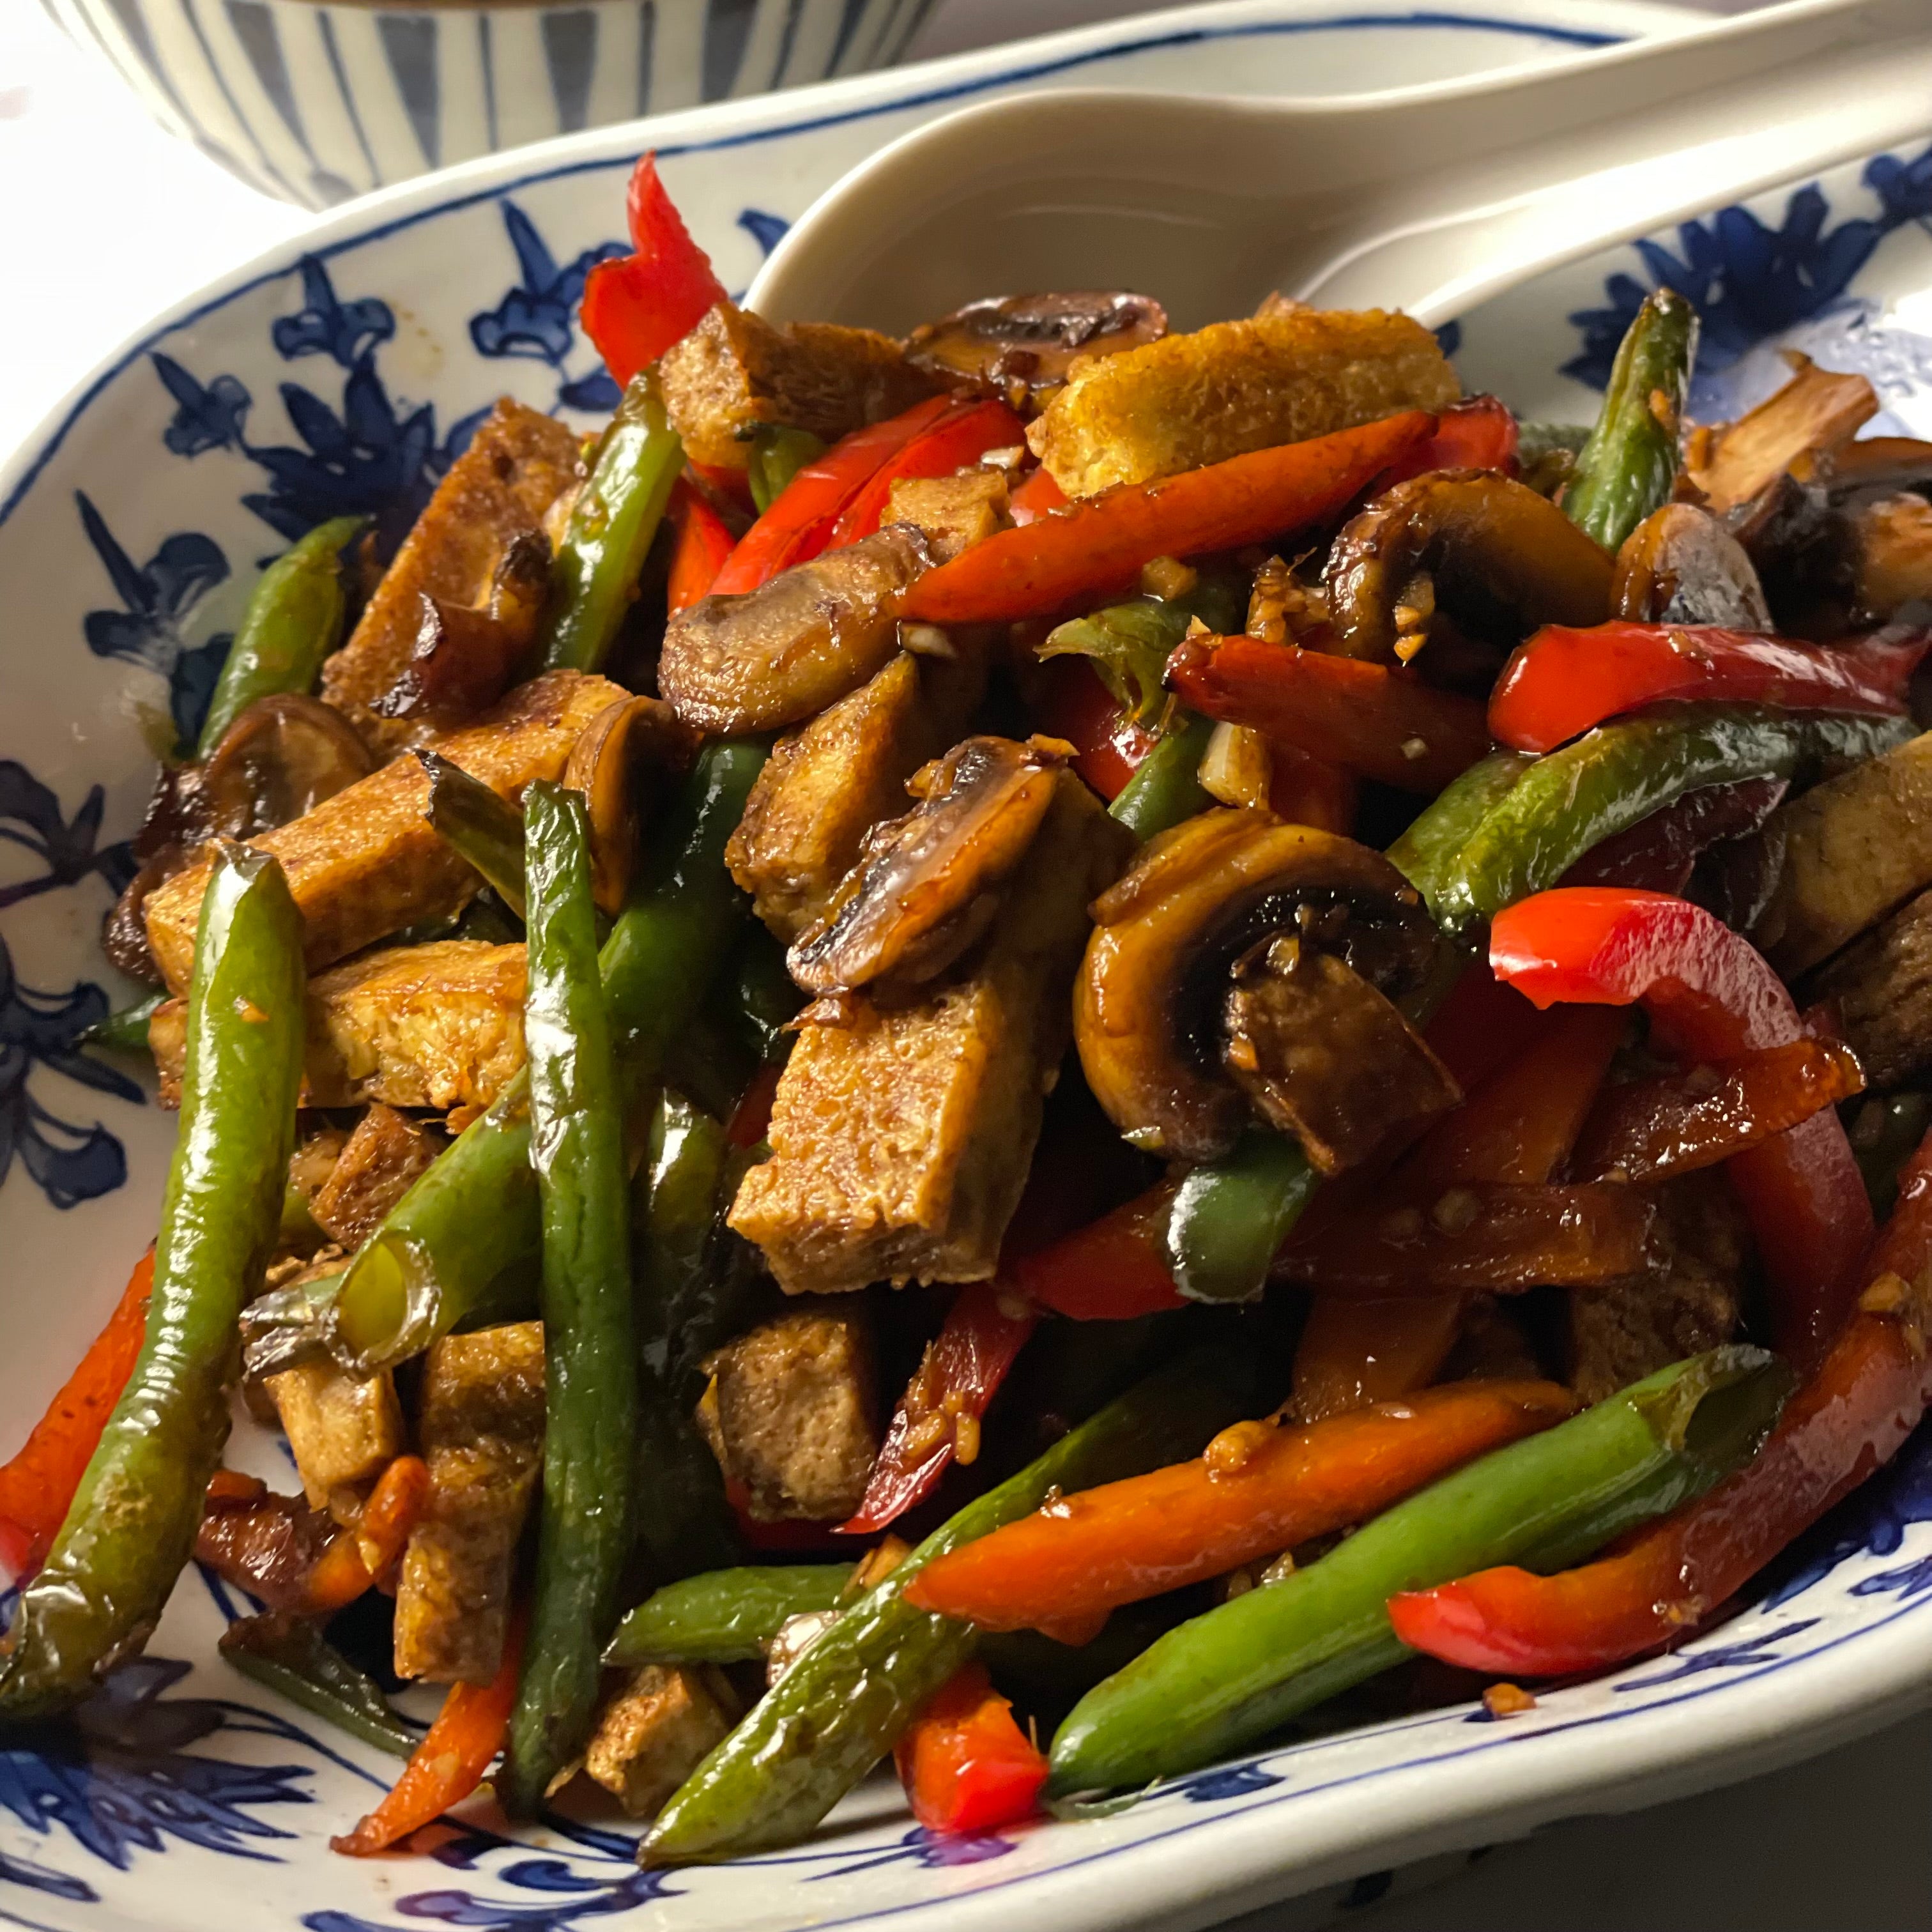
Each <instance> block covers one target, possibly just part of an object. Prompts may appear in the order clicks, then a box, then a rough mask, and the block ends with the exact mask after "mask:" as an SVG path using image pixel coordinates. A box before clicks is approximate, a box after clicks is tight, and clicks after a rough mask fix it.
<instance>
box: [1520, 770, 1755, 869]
mask: <svg viewBox="0 0 1932 1932" xmlns="http://www.w3.org/2000/svg"><path fill="white" fill-rule="evenodd" d="M1789 789H1790V781H1789V780H1787V779H1784V778H1739V780H1738V781H1736V783H1735V784H1716V785H1700V787H1698V788H1697V790H1695V791H1687V792H1686V793H1685V794H1684V796H1682V798H1680V799H1676V801H1675V802H1673V803H1671V804H1670V805H1666V806H1664V808H1663V810H1662V811H1653V812H1652V814H1650V816H1649V817H1648V818H1646V819H1643V820H1640V821H1639V823H1637V824H1635V825H1633V826H1631V828H1630V829H1629V830H1628V832H1619V833H1617V834H1616V836H1615V837H1614V838H1606V839H1605V840H1604V841H1603V843H1602V844H1599V845H1593V846H1592V847H1591V848H1590V850H1589V851H1587V852H1586V853H1584V854H1583V857H1582V858H1580V859H1578V860H1577V862H1576V864H1575V865H1572V866H1571V868H1570V869H1569V871H1567V872H1565V874H1564V875H1563V877H1562V879H1561V880H1559V881H1558V883H1559V884H1561V885H1565V886H1635V887H1637V889H1640V891H1643V892H1680V893H1681V892H1682V891H1683V889H1684V888H1685V886H1687V885H1688V884H1689V883H1690V881H1691V871H1692V868H1694V866H1695V865H1697V857H1698V854H1699V853H1702V852H1706V851H1708V850H1709V849H1710V847H1712V846H1713V845H1716V844H1721V843H1722V842H1723V841H1724V840H1725V839H1727V838H1743V837H1745V835H1747V834H1748V833H1750V832H1755V831H1756V830H1757V829H1758V827H1759V826H1760V825H1762V824H1763V823H1764V821H1765V820H1766V819H1767V818H1769V817H1770V816H1771V814H1772V813H1773V812H1774V811H1776V810H1777V809H1778V805H1779V803H1780V802H1781V800H1782V799H1783V798H1784V794H1785V793H1786V792H1787V790H1789Z"/></svg>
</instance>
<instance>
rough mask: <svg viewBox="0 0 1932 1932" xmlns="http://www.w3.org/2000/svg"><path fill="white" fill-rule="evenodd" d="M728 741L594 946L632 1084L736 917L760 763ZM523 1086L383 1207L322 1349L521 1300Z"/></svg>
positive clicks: (393, 1358) (365, 1346)
mask: <svg viewBox="0 0 1932 1932" xmlns="http://www.w3.org/2000/svg"><path fill="white" fill-rule="evenodd" d="M764 757H765V753H764V750H763V747H761V746H759V745H753V744H748V743H743V742H733V741H731V740H729V739H725V740H721V741H719V742H716V743H713V744H710V745H706V747H705V748H704V749H703V751H702V752H701V753H700V754H699V757H698V760H697V764H696V766H694V768H693V769H692V772H691V776H690V778H688V779H687V780H686V781H685V789H684V793H683V795H682V798H681V799H679V803H678V805H677V807H676V809H675V810H674V811H673V812H672V813H671V814H670V819H669V821H668V823H667V825H666V826H665V828H664V845H663V847H662V849H661V853H660V856H659V857H658V859H657V861H656V862H655V864H654V865H650V866H649V867H646V868H645V869H644V870H643V871H642V873H641V874H640V877H639V880H638V883H637V887H636V889H634V893H633V895H632V898H631V903H630V904H629V905H628V906H626V907H625V909H624V910H623V911H622V912H621V913H619V914H618V916H617V918H616V922H615V923H614V924H613V926H612V927H611V929H610V937H609V938H607V940H606V941H604V950H603V953H602V955H601V967H602V971H603V975H604V999H605V1001H606V1003H607V1006H608V1007H609V1009H610V1016H611V1023H612V1025H613V1028H615V1029H616V1032H617V1034H618V1038H619V1049H620V1052H621V1053H622V1061H623V1067H624V1072H625V1077H626V1079H627V1080H628V1082H629V1083H630V1085H631V1088H632V1089H633V1091H643V1089H644V1088H646V1087H647V1086H648V1085H649V1083H650V1082H651V1080H652V1077H653V1076H654V1075H655V1072H656V1070H657V1067H658V1065H659V1064H660V1063H661V1060H662V1058H663V1055H664V1049H665V1048H666V1047H667V1046H668V1044H669V1043H670V1041H671V1040H673V1038H674V1037H676V1035H677V1034H678V1033H679V1031H680V1030H681V1029H682V1028H683V1027H685V1025H687V1024H688V1022H689V1020H690V1019H691V1015H692V1014H694V1013H695V1012H696V1011H697V1009H698V1007H699V1006H700V1004H702V1002H703V998H704V996H705V994H706V992H707V991H708V989H709V983H710V982H711V980H712V978H713V977H715V975H716V974H717V973H718V971H719V969H720V968H721V966H722V965H723V963H724V960H725V959H726V958H727V956H728V953H729V950H730V945H731V943H732V941H733V940H734V939H735V938H736V936H737V935H738V932H739V929H740V927H741V926H742V921H743V918H744V910H743V902H742V900H741V899H740V898H739V895H738V891H737V888H736V886H734V885H733V883H731V878H730V874H729V873H727V871H725V869H724V844H725V841H726V840H727V839H728V838H730V835H731V834H732V832H733V830H734V829H736V826H737V823H738V820H739V817H741V816H742V814H743V811H744V808H745V799H746V797H747V796H748V795H749V793H750V791H751V783H752V781H753V780H754V778H756V777H757V775H758V771H759V768H760V766H761V765H762V764H763V761H764ZM529 1134H530V1129H529V1083H528V1081H527V1079H526V1078H525V1076H523V1074H521V1073H519V1074H518V1075H517V1077H516V1078H515V1079H513V1080H511V1082H510V1083H509V1084H508V1086H506V1087H505V1088H504V1090H503V1091H502V1093H501V1094H499V1095H498V1096H497V1097H496V1100H495V1102H494V1103H493V1104H492V1106H490V1109H489V1110H488V1112H486V1113H484V1115H481V1117H480V1118H478V1119H477V1120H475V1121H472V1122H471V1123H470V1124H469V1126H468V1127H466V1128H465V1129H464V1130H463V1132H462V1133H461V1134H460V1135H459V1136H458V1137H457V1140H456V1142H455V1145H454V1146H452V1148H449V1151H447V1152H446V1153H445V1154H443V1155H442V1156H441V1157H440V1158H439V1159H438V1160H437V1162H436V1163H435V1164H434V1166H432V1167H431V1169H430V1170H429V1171H428V1173H426V1174H425V1175H424V1176H423V1177H422V1179H421V1180H420V1181H418V1182H417V1183H416V1185H415V1187H413V1188H411V1189H410V1191H409V1193H407V1194H406V1195H404V1197H403V1198H402V1199H401V1201H400V1202H398V1204H397V1205H396V1206H395V1208H393V1209H392V1211H390V1213H389V1216H388V1217H387V1218H386V1220H384V1221H383V1224H382V1226H380V1228H378V1229H377V1230H376V1232H375V1233H374V1235H371V1237H370V1238H369V1240H368V1241H367V1242H366V1243H365V1244H364V1246H363V1247H362V1250H361V1251H360V1252H359V1253H358V1254H357V1255H356V1258H355V1259H354V1261H353V1262H351V1263H350V1267H349V1270H348V1272H347V1274H346V1275H345V1276H344V1278H343V1285H342V1289H341V1294H340V1295H338V1298H337V1300H336V1302H335V1308H334V1312H333V1315H332V1319H331V1321H330V1322H329V1324H328V1325H327V1331H326V1332H327V1333H328V1334H329V1349H330V1351H331V1352H332V1353H333V1354H334V1355H335V1357H336V1359H337V1360H338V1361H340V1362H341V1364H342V1366H343V1367H344V1368H346V1369H347V1370H350V1372H351V1373H353V1374H356V1375H369V1374H372V1373H374V1372H375V1370H377V1369H380V1368H387V1367H392V1366H393V1365H394V1364H395V1363H397V1362H399V1361H404V1360H405V1359H406V1358H407V1357H409V1356H410V1355H416V1354H419V1353H420V1352H421V1351H422V1350H423V1349H426V1348H428V1346H429V1345H430V1343H431V1342H433V1341H434V1340H435V1339H436V1338H437V1336H439V1335H443V1334H447V1333H448V1332H449V1331H450V1330H451V1329H452V1328H454V1327H455V1325H456V1324H457V1323H458V1322H459V1321H463V1320H466V1319H469V1318H470V1317H471V1316H473V1315H475V1313H478V1312H479V1311H480V1310H482V1309H484V1308H485V1307H487V1308H490V1309H491V1310H493V1311H496V1312H499V1313H504V1314H509V1313H513V1312H516V1311H518V1310H521V1309H523V1308H524V1307H527V1306H528V1304H527V1302H526V1301H524V1300H523V1295H524V1294H525V1293H526V1290H527V1286H528V1283H529V1277H530V1274H531V1270H532V1264H533V1263H534V1262H535V1258H536V1255H537V1251H538V1215H537V1199H536V1183H535V1177H534V1176H533V1175H532V1172H531V1170H530V1158H529V1148H530V1139H529Z"/></svg>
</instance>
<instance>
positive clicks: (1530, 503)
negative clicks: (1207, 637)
mask: <svg viewBox="0 0 1932 1932" xmlns="http://www.w3.org/2000/svg"><path fill="white" fill-rule="evenodd" d="M1612 569H1613V565H1612V562H1611V559H1610V556H1609V554H1608V553H1607V552H1606V551H1605V550H1604V548H1603V547H1602V546H1601V544H1598V543H1596V542H1595V541H1592V539H1591V538H1589V537H1588V536H1586V535H1584V533H1583V532H1582V531H1581V530H1580V529H1578V528H1577V526H1576V525H1575V524H1574V523H1571V520H1570V519H1569V518H1568V517H1566V516H1565V515H1564V514H1563V512H1562V511H1561V510H1559V509H1558V508H1557V507H1556V505H1555V504H1553V503H1552V502H1550V500H1549V499H1548V498H1547V497H1544V496H1538V494H1537V493H1536V492H1535V490H1532V489H1530V488H1529V487H1528V486H1527V485H1526V484H1521V483H1517V482H1514V481H1511V479H1510V478H1508V477H1507V476H1502V475H1499V474H1497V472H1496V471H1494V470H1490V469H1436V470H1432V471H1430V472H1428V473H1427V474H1426V475H1421V476H1414V477H1412V478H1409V481H1407V482H1406V483H1399V484H1397V485H1396V487H1394V489H1393V490H1388V491H1385V493H1383V494H1382V496H1379V497H1378V498H1377V499H1376V501H1375V502H1373V503H1372V504H1370V506H1369V507H1368V508H1367V509H1366V510H1364V511H1362V513H1361V514H1360V515H1359V516H1358V517H1355V519H1354V520H1353V521H1352V522H1351V523H1349V524H1348V525H1347V526H1346V527H1345V528H1344V529H1343V531H1342V533H1341V535H1340V536H1338V537H1337V538H1336V539H1335V547H1334V550H1333V551H1332V552H1331V553H1330V556H1329V559H1328V570H1327V571H1326V573H1325V582H1326V584H1327V587H1328V605H1329V613H1330V618H1331V622H1333V624H1334V628H1335V634H1336V636H1337V639H1338V640H1340V647H1341V649H1342V650H1343V652H1345V653H1346V655H1348V656H1350V657H1354V658H1368V659H1370V660H1371V661H1376V662H1378V663H1383V664H1387V663H1389V662H1391V661H1393V660H1394V659H1397V658H1401V659H1403V660H1405V661H1406V660H1407V659H1408V658H1412V657H1413V656H1414V655H1415V653H1416V652H1417V651H1418V650H1419V649H1421V647H1422V645H1423V643H1424V641H1426V640H1427V637H1428V634H1429V631H1430V627H1431V622H1432V620H1433V618H1434V616H1435V613H1436V612H1437V611H1439V610H1440V611H1443V612H1446V613H1448V616H1450V617H1451V619H1453V620H1454V622H1455V623H1456V625H1457V626H1458V627H1459V628H1460V629H1462V630H1463V631H1466V632H1471V633H1473V634H1475V635H1476V636H1478V637H1483V638H1484V639H1487V640H1490V641H1492V642H1493V643H1498V644H1502V645H1505V646H1511V645H1514V644H1517V643H1520V642H1521V641H1522V640H1523V638H1524V637H1526V636H1527V635H1528V634H1529V633H1530V631H1533V630H1534V629H1535V628H1536V627H1537V625H1539V624H1599V623H1601V622H1603V620H1604V618H1605V617H1606V616H1607V615H1608V614H1609V611H1610V577H1611V573H1612Z"/></svg>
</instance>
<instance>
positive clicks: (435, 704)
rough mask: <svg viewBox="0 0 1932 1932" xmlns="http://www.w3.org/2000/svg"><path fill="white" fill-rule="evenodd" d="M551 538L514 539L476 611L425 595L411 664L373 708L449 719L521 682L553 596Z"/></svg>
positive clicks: (527, 535)
mask: <svg viewBox="0 0 1932 1932" xmlns="http://www.w3.org/2000/svg"><path fill="white" fill-rule="evenodd" d="M549 592H550V539H549V538H547V537H546V536H545V535H543V533H542V532H541V531H539V530H526V531H525V532H523V534H522V535H520V536H518V537H515V538H512V539H511V542H510V544H509V547H508V549H506V550H505V551H504V553H503V556H502V562H499V564H498V565H497V566H496V576H495V578H494V579H493V581H492V582H491V584H490V600H489V601H488V603H487V604H484V605H481V606H478V607H471V606H470V605H468V604H453V603H451V602H450V601H449V600H448V599H447V598H441V597H433V596H431V595H430V594H429V592H428V591H424V592H421V593H420V602H421V608H422V622H421V624H420V626H419V628H418V630H417V631H416V647H415V649H413V651H412V652H410V660H409V662H408V663H407V664H404V667H402V669H401V671H400V672H398V674H397V677H396V681H395V683H394V684H392V685H391V686H390V687H389V689H388V690H387V691H385V692H383V694H381V695H380V697H377V698H376V699H375V700H374V701H373V703H371V706H370V709H371V710H372V711H374V712H377V713H378V714H379V715H380V716H383V717H385V718H418V717H421V716H422V715H424V714H425V712H434V713H436V714H437V715H439V716H440V717H442V718H446V719H449V720H455V719H457V718H464V717H468V716H471V715H473V714H474V713H475V712H478V711H481V710H483V709H485V708H486V707H487V706H490V705H492V704H493V703H496V700H497V699H498V698H499V697H502V694H504V692H505V691H507V690H508V689H509V688H510V686H511V684H512V683H514V682H515V679H516V676H517V671H518V670H519V668H520V667H521V665H522V664H523V660H524V658H525V657H526V656H527V655H528V654H529V649H530V646H531V645H532V643H534V642H535V640H536V634H537V625H538V623H539V622H541V620H542V617H543V613H544V601H545V599H546V598H547V596H548V595H549Z"/></svg>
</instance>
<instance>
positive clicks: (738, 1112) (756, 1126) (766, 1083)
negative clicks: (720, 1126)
mask: <svg viewBox="0 0 1932 1932" xmlns="http://www.w3.org/2000/svg"><path fill="white" fill-rule="evenodd" d="M781 1073H784V1068H783V1067H773V1066H771V1065H769V1064H767V1065H766V1066H763V1067H760V1068H759V1069H758V1070H757V1073H754V1074H753V1075H752V1076H751V1085H749V1086H748V1087H747V1088H745V1091H744V1092H743V1093H742V1094H740V1095H739V1097H738V1104H737V1106H736V1107H734V1108H733V1109H732V1110H731V1118H730V1120H729V1121H727V1122H726V1123H725V1124H724V1138H725V1139H726V1140H727V1142H729V1143H730V1145H732V1146H733V1147H734V1148H736V1149H737V1150H738V1151H739V1153H740V1154H742V1153H745V1152H746V1151H748V1150H749V1149H751V1148H754V1147H756V1146H757V1144H758V1143H759V1142H760V1141H761V1140H763V1139H764V1137H765V1136H766V1133H769V1131H770V1129H771V1124H772V1107H773V1106H774V1105H775V1103H776V1102H777V1100H778V1076H780V1075H781Z"/></svg>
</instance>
